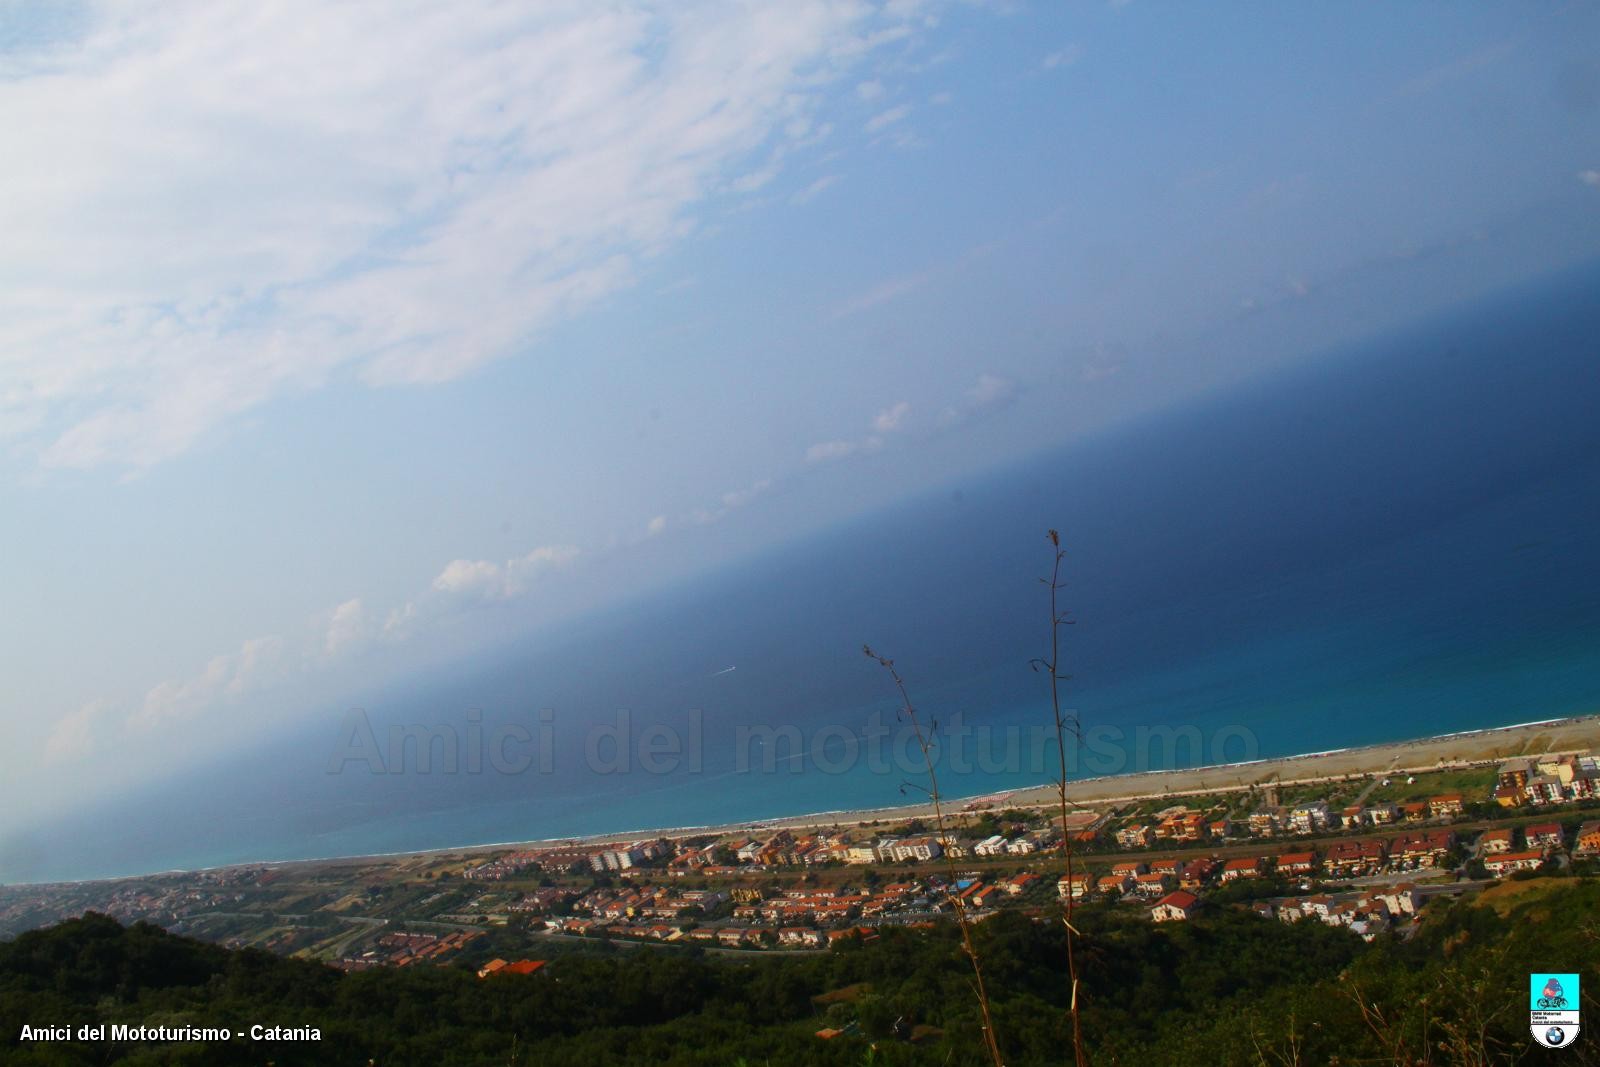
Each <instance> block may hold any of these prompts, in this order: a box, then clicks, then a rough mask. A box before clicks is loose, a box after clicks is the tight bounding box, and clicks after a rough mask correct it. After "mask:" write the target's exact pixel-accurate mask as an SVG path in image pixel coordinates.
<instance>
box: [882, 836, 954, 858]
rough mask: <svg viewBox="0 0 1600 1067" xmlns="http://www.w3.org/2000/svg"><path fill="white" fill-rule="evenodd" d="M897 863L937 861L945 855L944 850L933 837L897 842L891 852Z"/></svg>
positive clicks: (913, 838)
mask: <svg viewBox="0 0 1600 1067" xmlns="http://www.w3.org/2000/svg"><path fill="white" fill-rule="evenodd" d="M890 851H891V854H892V855H893V856H894V860H895V862H896V863H909V862H911V861H913V860H914V861H917V862H919V863H921V862H926V861H927V860H936V859H938V858H939V857H940V856H942V855H944V849H943V848H941V847H940V846H939V842H938V841H935V840H934V839H933V838H931V837H908V838H906V839H905V840H903V841H896V842H895V843H894V848H893V849H891V850H890Z"/></svg>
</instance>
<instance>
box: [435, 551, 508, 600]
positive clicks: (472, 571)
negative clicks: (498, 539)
mask: <svg viewBox="0 0 1600 1067" xmlns="http://www.w3.org/2000/svg"><path fill="white" fill-rule="evenodd" d="M504 588H505V580H504V575H503V572H502V571H501V569H500V564H498V563H490V562H489V561H488V560H485V559H480V560H470V559H456V560H451V561H450V562H449V563H447V564H445V567H444V570H442V571H440V572H439V576H438V577H437V578H435V579H434V580H433V589H434V591H435V592H438V593H482V594H484V595H486V596H494V595H498V594H499V592H500V590H502V589H504Z"/></svg>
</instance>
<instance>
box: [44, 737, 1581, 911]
mask: <svg viewBox="0 0 1600 1067" xmlns="http://www.w3.org/2000/svg"><path fill="white" fill-rule="evenodd" d="M1546 735H1549V736H1548V737H1547V742H1548V743H1547V744H1545V745H1544V746H1542V747H1540V748H1539V749H1538V750H1537V754H1544V753H1546V752H1560V753H1564V752H1570V751H1578V750H1588V749H1590V748H1592V747H1600V713H1590V714H1586V715H1576V716H1567V717H1561V718H1554V719H1538V720H1532V721H1528V722H1520V723H1512V724H1509V725H1506V726H1490V727H1483V728H1480V729H1475V730H1460V731H1454V732H1451V733H1445V734H1436V735H1431V736H1425V737H1417V738H1412V739H1409V740H1403V741H1383V742H1376V743H1373V744H1370V745H1357V746H1352V747H1346V748H1335V749H1326V750H1323V751H1319V752H1306V753H1299V754H1296V755H1290V756H1267V757H1263V758H1258V759H1253V760H1242V761H1239V762H1235V763H1215V764H1207V765H1204V766H1198V767H1180V768H1171V769H1165V770H1145V771H1129V772H1125V773H1118V774H1107V775H1099V776H1096V777H1091V778H1078V779H1073V780H1072V781H1071V782H1069V783H1068V802H1069V804H1071V805H1073V806H1074V807H1076V808H1079V809H1082V808H1086V807H1104V806H1108V805H1115V804H1121V803H1131V802H1136V801H1143V800H1149V799H1152V798H1155V797H1162V796H1168V797H1172V798H1174V799H1177V798H1180V797H1184V796H1195V795H1202V794H1215V793H1233V792H1240V791H1242V790H1248V789H1253V788H1256V787H1259V786H1262V785H1266V784H1269V783H1270V784H1273V785H1281V786H1289V785H1307V784H1314V783H1317V782H1324V781H1336V780H1340V779H1343V778H1348V777H1352V776H1368V775H1377V774H1388V773H1428V772H1431V771H1438V770H1447V769H1452V768H1460V767H1465V766H1473V765H1479V764H1485V763H1497V762H1500V761H1503V760H1505V759H1512V758H1516V757H1517V756H1519V755H1528V754H1533V753H1529V752H1528V751H1527V750H1528V748H1529V746H1531V745H1532V743H1533V742H1534V741H1536V740H1539V739H1540V738H1545V737H1546ZM1518 742H1520V745H1519V744H1518ZM1559 742H1568V744H1567V747H1558V743H1559ZM1507 746H1510V747H1511V748H1514V749H1515V751H1511V750H1508V747H1507ZM1423 753H1427V754H1428V755H1430V756H1431V757H1432V759H1431V760H1430V761H1429V762H1425V763H1408V764H1406V765H1405V766H1400V765H1399V764H1400V760H1401V759H1402V757H1404V756H1406V755H1407V754H1415V755H1420V754H1423ZM1386 758H1387V762H1384V761H1385V759H1386ZM1287 769H1294V770H1296V771H1307V770H1312V769H1315V771H1316V772H1317V773H1312V774H1306V775H1300V774H1297V775H1296V776H1293V777H1289V776H1285V774H1284V773H1283V772H1284V771H1285V770H1287ZM1246 773H1248V774H1249V775H1251V777H1250V779H1249V781H1246V780H1245V778H1244V777H1243V776H1244V775H1245V774H1246ZM1219 775H1220V776H1224V779H1225V780H1220V781H1219V780H1216V779H1217V778H1218V776H1219ZM1208 776H1209V777H1210V778H1212V779H1213V781H1212V783H1211V784H1210V785H1207V783H1206V781H1205V779H1206V778H1207V777H1208ZM1146 783H1148V784H1149V785H1150V786H1159V785H1162V784H1164V785H1165V787H1164V788H1149V787H1145V788H1140V786H1141V785H1145V784H1146ZM1056 802H1057V801H1056V787H1055V786H1054V785H1053V784H1051V783H1045V784H1041V785H1031V786H1017V787H1013V788H1009V789H1003V790H999V791H994V792H987V793H977V794H973V795H970V796H960V797H951V798H948V799H946V800H944V801H943V804H944V808H945V818H946V819H950V820H958V819H960V818H961V817H962V816H964V815H970V814H971V813H972V812H973V811H974V810H977V809H976V808H975V805H980V804H983V805H985V806H986V807H991V808H995V807H1000V806H1001V805H1002V803H1003V805H1004V806H1006V807H1015V808H1038V807H1041V806H1044V805H1046V804H1050V805H1054V804H1055V803H1056ZM932 814H933V804H932V802H931V801H926V800H924V801H921V802H916V803H910V804H893V805H885V806H883V807H875V808H841V809H838V810H834V811H815V812H803V813H800V814H795V815H780V816H772V817H768V818H759V819H740V820H733V821H727V822H721V823H706V824H700V825H690V826H667V827H646V828H642V829H631V830H612V831H608V832H605V833H594V834H583V835H578V836H565V837H554V838H529V839H523V840H515V841H497V842H488V843H484V844H478V845H444V846H440V847H438V848H429V849H410V850H405V851H398V852H374V853H358V854H354V855H345V856H326V857H318V858H301V859H287V860H241V861H237V862H233V863H224V864H216V865H212V866H205V867H193V868H169V869H166V870H161V871H147V872H142V873H135V874H123V875H116V876H110V877H105V878H84V879H77V880H72V881H54V882H35V883H17V886H18V887H21V886H23V885H28V886H31V887H34V888H39V887H48V886H68V885H73V886H81V885H92V884H95V883H102V882H120V881H127V880H130V879H135V878H159V877H165V876H169V875H176V874H202V873H209V872H214V871H229V870H238V869H241V868H246V867H266V868H292V867H319V866H322V867H333V866H351V865H364V864H373V863H382V862H385V861H391V862H393V861H404V860H428V859H447V860H448V859H454V858H460V859H462V860H475V859H477V858H479V857H481V856H482V855H483V854H485V853H490V852H501V851H505V850H507V849H539V848H558V847H562V846H570V847H578V848H581V847H588V846H596V845H602V844H608V843H615V842H620V841H637V840H643V839H651V838H666V839H668V840H675V839H680V838H685V837H702V836H717V835H723V834H735V833H742V832H748V831H751V830H780V829H788V830H796V829H821V828H831V827H835V826H840V827H843V826H845V825H850V826H856V825H860V824H863V823H877V822H884V821H899V820H906V819H915V818H928V817H931V816H932Z"/></svg>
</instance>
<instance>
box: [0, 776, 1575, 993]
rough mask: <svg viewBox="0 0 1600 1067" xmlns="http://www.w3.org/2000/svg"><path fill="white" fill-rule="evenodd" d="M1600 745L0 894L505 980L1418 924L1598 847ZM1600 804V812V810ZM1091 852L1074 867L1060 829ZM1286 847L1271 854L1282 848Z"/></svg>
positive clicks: (276, 946) (359, 963)
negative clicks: (924, 941)
mask: <svg viewBox="0 0 1600 1067" xmlns="http://www.w3.org/2000/svg"><path fill="white" fill-rule="evenodd" d="M1597 779H1600V762H1597V760H1596V759H1595V758H1594V757H1593V756H1591V755H1590V754H1589V753H1588V752H1587V751H1584V752H1568V753H1560V754H1550V755H1546V756H1541V757H1536V758H1523V759H1514V760H1510V761H1506V762H1501V763H1498V764H1493V763H1490V764H1486V765H1480V766H1462V767H1454V768H1448V769H1441V770H1439V771H1436V772H1427V773H1420V774H1409V775H1405V776H1403V777H1401V776H1396V777H1387V776H1385V775H1384V774H1382V773H1375V774H1371V775H1367V776H1350V777H1349V778H1347V779H1346V780H1343V781H1339V782H1334V783H1324V784H1323V785H1321V786H1315V785H1296V786H1282V787H1280V786H1278V785H1275V784H1270V783H1269V784H1265V785H1256V786H1251V787H1247V788H1243V789H1236V790H1229V791H1221V792H1217V793H1214V794H1205V795H1199V796H1192V797H1185V798H1183V800H1182V801H1181V802H1168V801H1165V800H1161V799H1150V800H1144V801H1142V802H1138V803H1131V804H1130V803H1124V804H1112V805H1107V806H1105V807H1102V808H1096V809H1093V810H1076V811H1072V812H1070V813H1069V815H1068V817H1067V819H1066V821H1065V823H1064V824H1063V823H1062V821H1061V819H1060V818H1059V816H1054V817H1052V816H1051V815H1050V814H1048V812H1047V811H1045V810H1043V809H1040V808H1021V807H1015V806H1008V800H1009V799H1010V798H1009V797H1006V796H1001V797H995V798H988V799H986V800H983V801H977V802H972V803H969V804H968V805H967V806H966V807H965V808H964V809H962V810H961V811H960V812H959V813H957V814H956V815H954V816H953V818H952V821H951V824H950V825H947V831H948V832H947V833H945V834H944V835H942V836H941V835H940V834H939V833H938V832H937V831H936V829H935V828H934V827H933V826H931V825H930V824H929V822H928V821H927V820H920V819H910V820H904V821H898V822H885V821H879V822H863V823H860V824H857V825H853V826H848V827H845V826H828V827H812V828H808V829H796V828H778V829H771V830H763V829H762V828H760V827H759V826H753V827H750V828H747V829H746V830H744V831H741V832H738V833H726V834H701V835H692V836H686V837H678V838H668V837H654V838H647V839H640V840H629V841H610V842H600V843H592V844H582V843H578V842H572V843H567V844H562V845H550V846H541V847H528V848H519V849H506V850H504V851H497V852H492V853H489V854H487V855H485V854H484V853H481V852H480V853H476V854H455V855H451V854H427V855H419V856H409V857H393V858H384V859H369V860H349V861H339V862H327V863H305V864H283V865H272V866H261V865H256V866H245V867H237V868H229V869H223V870H215V871H206V872H197V873H167V874H160V875H152V876H149V877H143V878H128V879H121V880H116V881H105V882H86V883H71V884H57V885H39V886H14V887H9V888H4V889H0V934H5V935H11V934H15V933H17V932H20V931H22V930H25V929H29V928H32V927H37V926H41V925H45V924H48V923H50V922H53V921H56V920H59V919H62V918H66V917H69V916H73V915H78V914H82V913H83V912H86V911H97V912H102V913H105V914H108V915H111V916H113V917H115V918H118V919H120V920H122V921H125V922H150V923H155V924H157V925H160V926H162V927H164V928H166V929H168V930H170V931H173V932H176V933H183V934H188V935H191V936H196V937H200V938H204V939H208V940H213V941H217V942H220V943H223V944H226V945H229V946H234V947H239V946H246V945H253V946H256V947H259V948H263V949H266V950H268V951H272V952H275V953H279V954H283V955H295V956H302V957H310V958H315V959H320V960H323V961H325V962H327V963H329V964H331V965H333V966H335V967H339V968H341V969H344V970H364V969H368V968H373V967H413V966H431V965H439V964H456V965H464V966H475V967H477V969H478V970H479V972H480V974H481V975H482V976H484V977H490V976H492V975H494V974H498V973H500V972H501V971H504V970H506V969H507V968H511V969H510V970H509V971H507V973H531V972H533V971H536V970H537V969H538V966H539V965H540V960H539V959H537V957H539V956H541V955H548V954H549V953H550V952H551V951H555V950H573V949H581V948H582V946H583V945H585V944H589V945H593V944H594V943H596V942H607V943H610V944H612V945H621V946H647V945H660V946H677V947H682V946H695V947H699V948H703V949H707V950H713V951H736V952H744V951H807V950H809V951H825V950H826V949H828V948H829V947H830V946H832V945H835V944H837V943H839V942H840V941H842V940H845V939H850V938H862V939H871V938H873V937H875V936H876V933H877V931H878V929H879V928H881V927H883V926H886V925H896V926H907V927H913V928H914V927H922V926H931V925H932V924H934V923H936V922H937V921H939V920H940V919H943V918H948V917H950V915H951V913H952V910H953V909H954V908H955V907H957V906H959V907H961V908H963V909H964V910H965V912H966V913H967V915H968V916H969V917H971V918H973V919H975V920H980V921H981V920H982V919H984V918H987V917H989V916H992V915H994V914H996V913H998V912H999V911H1001V910H1003V909H1008V908H1016V909H1022V910H1023V911H1025V912H1026V913H1029V914H1034V915H1039V914H1044V913H1045V912H1047V911H1052V910H1055V909H1059V908H1060V907H1061V904H1062V901H1064V900H1069V899H1070V900H1071V901H1074V902H1076V903H1079V904H1083V905H1094V906H1102V907H1116V908H1124V909H1141V910H1143V911H1144V912H1145V913H1146V914H1148V916H1149V918H1150V919H1151V920H1152V921H1154V922H1172V921H1183V920H1186V919H1188V918H1189V917H1191V916H1192V915H1194V914H1196V913H1197V912H1198V911H1200V910H1201V909H1204V908H1217V907H1235V908H1245V909H1248V910H1250V911H1253V912H1254V913H1256V914H1259V915H1261V916H1263V917H1264V918H1276V919H1279V920H1282V921H1286V922H1293V921H1300V920H1303V919H1307V920H1316V921H1319V922H1324V923H1328V924H1333V925H1339V926H1344V927H1348V928H1349V929H1350V930H1351V931H1352V932H1354V933H1356V934H1358V935H1359V936H1361V937H1362V938H1364V939H1366V940H1368V941H1371V940H1374V939H1376V938H1377V937H1379V936H1381V935H1384V934H1386V933H1389V932H1393V933H1394V934H1396V935H1397V936H1401V937H1406V936H1410V933H1411V932H1413V931H1414V930H1415V928H1416V923H1417V922H1418V921H1419V917H1420V916H1421V915H1422V914H1423V913H1424V910H1425V908H1426V906H1427V904H1428V902H1429V901H1430V900H1432V899H1434V898H1437V897H1439V896H1457V895H1460V894H1463V893H1471V892H1475V891H1478V890H1481V889H1482V888H1484V887H1485V886H1487V885H1489V884H1492V883H1493V882H1494V881H1496V880H1502V879H1507V878H1513V877H1516V876H1517V875H1518V874H1519V873H1520V872H1539V871H1544V872H1550V871H1552V870H1560V869H1562V868H1571V867H1573V865H1574V864H1577V865H1580V866H1581V867H1583V868H1585V869H1586V868H1587V866H1589V865H1593V864H1595V863H1597V862H1600V859H1597V857H1600V818H1597V819H1594V820H1588V821H1585V820H1583V819H1582V818H1581V813H1582V812H1583V811H1584V810H1585V809H1591V808H1596V809H1600V796H1597V791H1596V788H1595V785H1596V780H1597ZM1597 814H1600V811H1597ZM1064 835H1065V836H1066V837H1068V838H1070V843H1071V846H1072V849H1073V854H1074V857H1075V867H1076V869H1075V870H1074V872H1073V874H1072V875H1071V877H1070V878H1069V877H1068V876H1067V875H1066V874H1065V873H1063V870H1062V851H1061V846H1062V843H1063V842H1062V838H1063V836H1064ZM1269 843H1270V846H1271V847H1268V844H1269Z"/></svg>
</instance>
